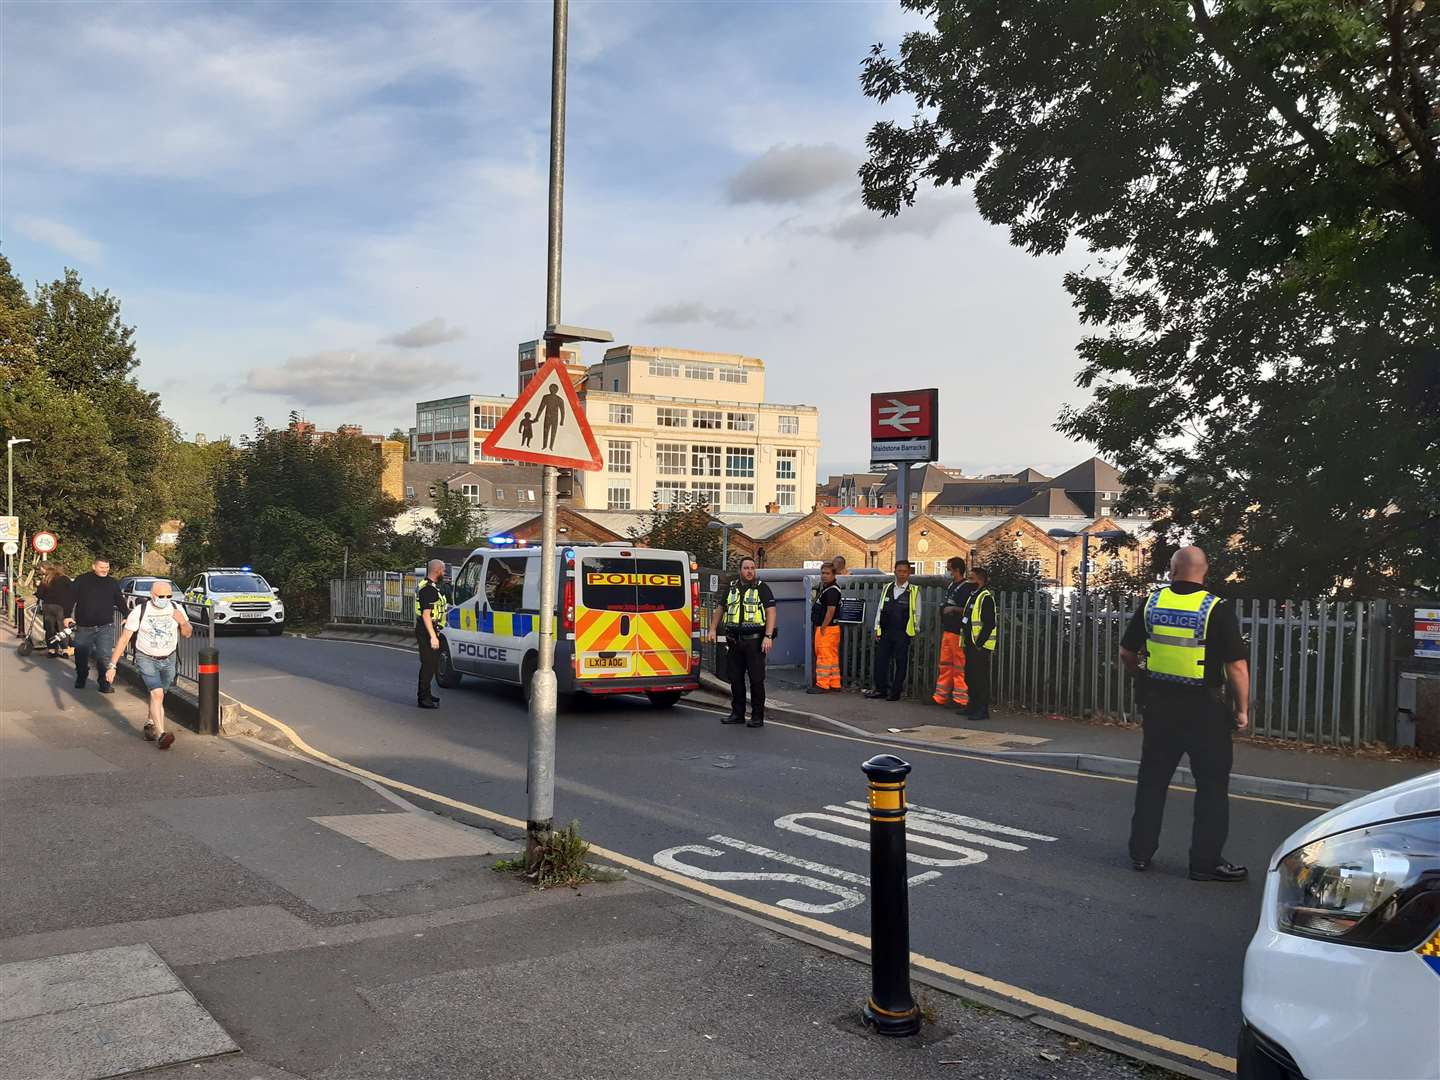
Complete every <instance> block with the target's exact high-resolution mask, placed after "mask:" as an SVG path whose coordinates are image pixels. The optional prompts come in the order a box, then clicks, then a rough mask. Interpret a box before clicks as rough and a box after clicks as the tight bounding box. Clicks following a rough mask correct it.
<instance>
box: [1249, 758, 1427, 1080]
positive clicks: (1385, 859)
mask: <svg viewBox="0 0 1440 1080" xmlns="http://www.w3.org/2000/svg"><path fill="white" fill-rule="evenodd" d="M1241 1011H1242V1024H1241V1031H1240V1046H1239V1052H1238V1054H1237V1059H1238V1060H1237V1065H1238V1068H1237V1073H1238V1076H1239V1080H1296V1078H1305V1080H1320V1078H1321V1077H1324V1078H1327V1080H1329V1078H1335V1080H1340V1078H1352V1077H1353V1078H1364V1080H1372V1078H1379V1077H1383V1078H1385V1080H1435V1078H1436V1077H1440V772H1433V773H1428V774H1426V775H1424V776H1417V777H1415V778H1414V779H1413V780H1407V781H1406V782H1405V783H1403V784H1396V785H1395V786H1393V787H1388V788H1385V789H1384V790H1383V791H1377V792H1374V793H1372V794H1370V795H1366V796H1365V797H1364V798H1361V799H1356V800H1355V801H1354V802H1350V803H1346V804H1345V805H1344V806H1340V807H1337V808H1336V809H1334V810H1331V811H1330V812H1329V813H1328V814H1324V815H1322V816H1320V817H1318V818H1316V819H1315V820H1314V821H1312V822H1311V823H1310V824H1308V825H1306V826H1305V827H1304V828H1302V829H1300V830H1299V831H1298V832H1295V833H1294V834H1292V835H1291V836H1290V838H1289V839H1287V840H1286V841H1285V842H1284V843H1283V844H1281V845H1280V846H1279V847H1278V848H1277V849H1276V851H1275V854H1274V856H1272V858H1271V860H1270V865H1269V873H1268V874H1266V877H1265V899H1264V901H1263V903H1262V907H1261V911H1260V926H1259V928H1258V929H1257V930H1256V931H1255V936H1254V938H1252V939H1251V941H1250V948H1249V949H1248V950H1247V951H1246V954H1245V981H1244V990H1243V994H1242V999H1241Z"/></svg>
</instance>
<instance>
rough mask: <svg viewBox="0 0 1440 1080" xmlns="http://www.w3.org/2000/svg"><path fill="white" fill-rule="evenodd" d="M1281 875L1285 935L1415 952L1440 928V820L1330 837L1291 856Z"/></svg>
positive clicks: (1281, 916) (1278, 918) (1282, 862)
mask: <svg viewBox="0 0 1440 1080" xmlns="http://www.w3.org/2000/svg"><path fill="white" fill-rule="evenodd" d="M1278 871H1279V874H1280V884H1279V889H1278V891H1277V894H1276V906H1277V911H1276V921H1277V922H1278V923H1279V925H1280V929H1281V930H1284V931H1286V932H1287V933H1291V934H1300V935H1303V936H1304V937H1313V938H1320V939H1322V940H1326V941H1333V942H1336V943H1337V944H1341V945H1360V946H1363V947H1365V948H1370V949H1392V950H1397V951H1398V950H1404V949H1413V948H1415V947H1416V946H1417V945H1419V944H1420V942H1421V941H1423V940H1424V939H1425V938H1426V937H1427V936H1428V935H1429V934H1430V933H1432V932H1433V931H1434V930H1435V927H1436V925H1437V924H1440V817H1420V818H1411V819H1410V820H1407V821H1391V822H1387V823H1386V824H1384V825H1375V826H1371V827H1369V828H1364V829H1356V830H1354V831H1352V832H1346V833H1340V834H1338V835H1336V836H1327V837H1326V838H1325V839H1323V840H1316V841H1314V842H1313V843H1309V844H1306V845H1305V846H1304V847H1301V848H1296V849H1295V850H1294V851H1292V852H1290V854H1288V855H1286V856H1285V857H1284V858H1283V859H1281V860H1280V865H1279V867H1278Z"/></svg>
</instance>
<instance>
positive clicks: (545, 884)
mask: <svg viewBox="0 0 1440 1080" xmlns="http://www.w3.org/2000/svg"><path fill="white" fill-rule="evenodd" d="M589 854H590V844H589V842H588V841H587V840H586V839H585V838H584V837H582V836H581V835H580V823H579V822H578V821H572V822H570V824H569V825H567V826H565V828H563V829H557V830H555V831H553V832H550V833H548V834H547V835H546V836H545V839H544V842H543V843H542V845H541V847H540V858H539V861H538V862H537V864H536V865H535V866H534V867H533V868H532V867H530V866H528V865H527V863H526V859H525V856H523V855H517V856H516V857H515V858H513V859H500V860H499V861H498V862H496V863H495V864H494V866H492V867H491V869H492V870H494V871H495V872H496V873H499V874H519V875H520V876H521V877H524V878H525V879H526V880H528V881H530V882H531V883H533V884H534V885H535V886H536V887H537V888H541V889H555V888H564V889H573V888H577V887H578V886H581V885H589V884H593V883H595V882H601V881H619V880H620V878H621V877H623V876H624V875H622V874H619V873H617V872H616V871H614V870H607V869H605V868H603V867H599V866H594V865H592V864H591V863H590V862H588V861H587V857H588V856H589Z"/></svg>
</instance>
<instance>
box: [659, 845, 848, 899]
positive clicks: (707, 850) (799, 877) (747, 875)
mask: <svg viewBox="0 0 1440 1080" xmlns="http://www.w3.org/2000/svg"><path fill="white" fill-rule="evenodd" d="M683 852H694V853H695V854H696V855H705V856H707V857H709V858H712V859H713V858H719V857H720V856H722V855H724V854H725V853H724V852H723V851H721V850H720V849H719V848H713V847H706V846H705V845H704V844H681V845H680V846H679V847H672V848H666V849H665V850H664V851H657V852H656V853H655V854H654V855H653V856H651V860H652V861H653V862H654V863H655V865H656V866H661V867H664V868H665V869H666V870H673V871H675V872H676V873H680V874H684V875H685V876H686V877H692V878H699V879H700V880H701V881H784V882H789V883H790V884H792V885H803V886H805V887H806V888H807V889H816V890H818V891H819V892H826V893H830V894H831V895H832V896H838V897H840V899H839V900H837V901H835V902H834V903H833V904H807V903H805V902H803V901H801V900H790V899H788V898H787V899H784V900H779V901H776V902H777V903H778V904H779V906H780V907H783V908H788V909H789V910H790V911H803V912H806V913H808V914H811V915H828V914H830V913H831V912H835V911H844V910H846V909H847V908H853V907H858V906H859V905H860V904H863V903H864V902H865V897H864V896H863V895H862V894H861V893H858V892H856V891H855V890H854V889H848V888H846V887H845V886H844V885H836V884H835V883H834V882H830V881H821V880H820V879H819V878H813V877H806V876H805V875H804V874H770V873H752V872H747V871H740V870H706V869H704V868H703V867H699V866H691V865H690V864H689V863H684V862H681V861H680V860H679V859H677V858H676V856H677V855H680V854H682V853H683Z"/></svg>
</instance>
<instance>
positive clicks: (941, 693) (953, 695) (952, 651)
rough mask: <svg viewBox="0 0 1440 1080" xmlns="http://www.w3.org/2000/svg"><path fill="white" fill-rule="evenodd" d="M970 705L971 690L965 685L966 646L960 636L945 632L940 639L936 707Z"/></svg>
mask: <svg viewBox="0 0 1440 1080" xmlns="http://www.w3.org/2000/svg"><path fill="white" fill-rule="evenodd" d="M952 703H953V704H955V705H964V706H968V705H969V704H970V688H969V687H968V686H966V685H965V646H964V644H963V643H962V642H961V640H960V635H959V634H952V633H951V632H950V631H948V630H947V631H945V634H944V636H943V637H941V639H940V674H939V676H938V677H937V678H936V679H935V704H936V705H950V704H952Z"/></svg>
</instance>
